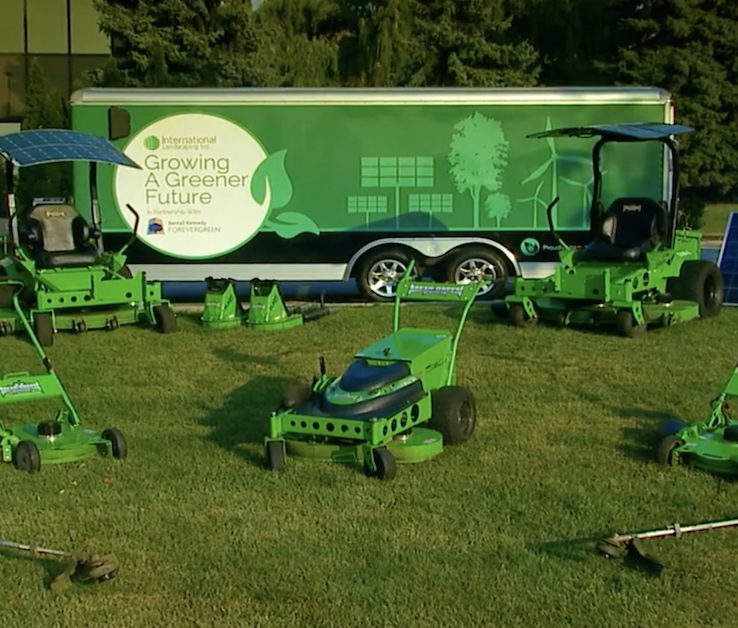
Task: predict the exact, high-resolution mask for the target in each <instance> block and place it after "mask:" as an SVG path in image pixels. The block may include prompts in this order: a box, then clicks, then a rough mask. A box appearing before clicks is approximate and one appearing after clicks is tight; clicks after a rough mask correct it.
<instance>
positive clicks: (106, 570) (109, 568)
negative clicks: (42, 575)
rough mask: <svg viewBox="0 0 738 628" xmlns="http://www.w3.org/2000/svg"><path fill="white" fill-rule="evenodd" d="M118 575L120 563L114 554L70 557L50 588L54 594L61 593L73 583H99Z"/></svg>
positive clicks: (50, 584)
mask: <svg viewBox="0 0 738 628" xmlns="http://www.w3.org/2000/svg"><path fill="white" fill-rule="evenodd" d="M117 575H118V561H117V559H116V558H115V556H113V554H105V555H103V556H98V555H97V554H84V555H82V556H78V557H73V556H72V557H70V558H69V560H68V561H67V567H66V569H65V570H64V571H63V572H62V573H60V574H59V575H58V576H56V577H55V578H54V579H53V580H52V581H51V582H50V583H49V588H50V589H51V590H52V591H54V593H60V592H61V591H64V590H65V589H67V588H68V587H69V586H70V585H71V584H72V583H73V582H82V583H87V584H91V583H97V582H106V581H107V580H112V579H113V578H115V576H117Z"/></svg>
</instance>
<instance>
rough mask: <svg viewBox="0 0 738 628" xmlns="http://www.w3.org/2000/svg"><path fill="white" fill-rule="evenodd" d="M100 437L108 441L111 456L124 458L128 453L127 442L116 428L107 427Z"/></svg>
mask: <svg viewBox="0 0 738 628" xmlns="http://www.w3.org/2000/svg"><path fill="white" fill-rule="evenodd" d="M102 437H103V438H104V439H105V440H109V441H110V448H111V450H112V452H113V458H125V457H126V456H127V455H128V443H126V439H125V437H124V436H123V432H121V431H120V430H119V429H118V428H115V427H109V428H108V429H106V430H105V431H103V433H102Z"/></svg>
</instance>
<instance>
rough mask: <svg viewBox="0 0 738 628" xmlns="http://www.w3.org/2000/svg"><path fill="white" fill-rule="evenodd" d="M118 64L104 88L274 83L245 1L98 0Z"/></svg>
mask: <svg viewBox="0 0 738 628" xmlns="http://www.w3.org/2000/svg"><path fill="white" fill-rule="evenodd" d="M94 3H95V7H96V9H97V11H98V15H99V18H100V27H101V29H102V30H103V31H104V32H105V33H106V34H108V35H109V36H110V38H111V42H112V52H113V60H112V62H110V63H109V64H108V65H107V66H106V67H105V68H103V70H102V71H101V72H99V73H98V74H97V76H96V77H95V82H96V83H97V84H102V85H115V86H121V85H127V86H133V87H139V86H160V87H166V86H241V85H245V86H250V85H267V84H270V83H273V82H274V80H275V79H274V76H272V75H271V74H270V69H271V68H269V67H268V65H267V64H265V63H264V59H262V58H260V54H259V53H260V48H261V41H260V33H259V31H258V30H257V28H256V26H255V20H254V16H253V14H252V11H251V4H250V3H249V2H244V0H160V1H159V2H147V1H145V0H94Z"/></svg>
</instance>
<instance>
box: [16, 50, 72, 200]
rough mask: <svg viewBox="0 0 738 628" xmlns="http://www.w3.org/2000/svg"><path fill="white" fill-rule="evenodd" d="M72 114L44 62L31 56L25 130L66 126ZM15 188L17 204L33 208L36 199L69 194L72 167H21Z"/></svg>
mask: <svg viewBox="0 0 738 628" xmlns="http://www.w3.org/2000/svg"><path fill="white" fill-rule="evenodd" d="M68 127H69V115H68V109H67V107H66V104H65V101H64V98H63V97H62V95H61V94H60V93H59V92H58V90H56V89H54V88H52V87H51V86H50V85H49V83H48V80H47V79H46V75H45V74H44V71H43V69H42V68H41V65H40V64H39V63H38V61H37V60H36V59H32V60H31V63H30V65H29V68H28V86H27V89H26V112H25V116H24V118H23V123H22V125H21V128H22V129H24V130H25V129H65V128H68ZM19 174H20V176H19V178H18V185H17V187H16V207H17V208H18V210H20V211H25V210H27V209H29V208H30V206H31V203H32V201H33V199H34V198H42V197H69V196H70V195H71V190H72V167H71V164H69V163H53V164H43V165H39V166H29V167H27V168H21V169H20V173H19Z"/></svg>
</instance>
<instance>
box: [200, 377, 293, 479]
mask: <svg viewBox="0 0 738 628" xmlns="http://www.w3.org/2000/svg"><path fill="white" fill-rule="evenodd" d="M291 383H294V380H292V379H288V378H282V377H266V376H257V377H253V378H251V379H250V380H249V381H248V382H247V383H246V384H244V385H243V386H240V387H239V388H236V389H235V390H233V391H232V392H231V393H229V394H228V396H227V397H226V398H225V400H224V403H223V405H222V406H221V407H220V408H217V409H215V410H213V411H212V412H210V414H208V415H207V416H205V417H204V418H203V419H202V420H201V421H200V423H201V424H202V425H205V426H207V427H209V428H211V433H210V436H209V438H210V440H212V441H213V442H214V443H215V444H216V445H218V447H222V448H223V449H225V450H227V451H230V452H233V453H235V454H236V455H237V456H240V457H241V458H243V459H244V460H246V461H247V462H249V463H251V464H257V465H262V464H263V463H264V459H263V456H262V455H261V452H259V454H254V453H253V452H252V451H251V450H250V449H245V448H243V447H242V445H243V444H244V443H251V444H254V443H255V444H262V443H263V442H264V437H265V436H267V434H268V433H269V416H270V415H271V413H272V411H273V410H276V409H277V407H278V406H279V402H280V400H281V399H282V395H283V393H284V390H285V387H286V386H287V385H288V384H291Z"/></svg>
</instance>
